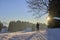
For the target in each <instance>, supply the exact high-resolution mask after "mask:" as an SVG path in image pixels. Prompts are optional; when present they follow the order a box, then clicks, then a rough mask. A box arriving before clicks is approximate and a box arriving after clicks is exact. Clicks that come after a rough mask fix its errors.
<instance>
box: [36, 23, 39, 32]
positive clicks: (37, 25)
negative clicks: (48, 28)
mask: <svg viewBox="0 0 60 40" xmlns="http://www.w3.org/2000/svg"><path fill="white" fill-rule="evenodd" d="M36 29H37V31H39V23H38V22H37V24H36Z"/></svg>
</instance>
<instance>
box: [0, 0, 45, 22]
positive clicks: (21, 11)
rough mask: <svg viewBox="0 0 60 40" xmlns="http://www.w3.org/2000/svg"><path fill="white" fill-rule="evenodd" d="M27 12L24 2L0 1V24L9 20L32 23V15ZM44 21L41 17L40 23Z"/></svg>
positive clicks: (17, 0)
mask: <svg viewBox="0 0 60 40" xmlns="http://www.w3.org/2000/svg"><path fill="white" fill-rule="evenodd" d="M27 11H28V7H27V3H26V1H25V0H0V21H2V22H9V21H10V20H23V21H32V20H33V21H34V20H35V19H34V18H33V16H32V13H29V12H27ZM42 20H43V21H42ZM44 20H45V19H44V17H43V19H41V21H40V22H43V23H44V22H45V21H44ZM33 21H32V22H33Z"/></svg>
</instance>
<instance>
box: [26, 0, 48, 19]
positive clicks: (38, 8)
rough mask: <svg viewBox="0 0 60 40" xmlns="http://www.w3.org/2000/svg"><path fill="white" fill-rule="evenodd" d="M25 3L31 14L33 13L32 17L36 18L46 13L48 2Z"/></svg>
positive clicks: (45, 0) (46, 0)
mask: <svg viewBox="0 0 60 40" xmlns="http://www.w3.org/2000/svg"><path fill="white" fill-rule="evenodd" d="M26 2H27V3H28V7H29V8H30V9H31V12H34V13H33V15H34V16H36V17H37V18H39V17H41V16H43V15H45V14H47V13H48V3H49V0H26Z"/></svg>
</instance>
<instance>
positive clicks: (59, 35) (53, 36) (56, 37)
mask: <svg viewBox="0 0 60 40" xmlns="http://www.w3.org/2000/svg"><path fill="white" fill-rule="evenodd" d="M46 35H47V37H48V40H60V28H55V29H47V34H46Z"/></svg>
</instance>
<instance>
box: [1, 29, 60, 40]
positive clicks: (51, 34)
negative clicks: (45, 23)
mask: <svg viewBox="0 0 60 40" xmlns="http://www.w3.org/2000/svg"><path fill="white" fill-rule="evenodd" d="M59 34H60V29H58V28H56V29H47V30H40V31H34V32H24V31H23V32H20V31H19V32H13V33H1V34H0V40H60V35H59Z"/></svg>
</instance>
